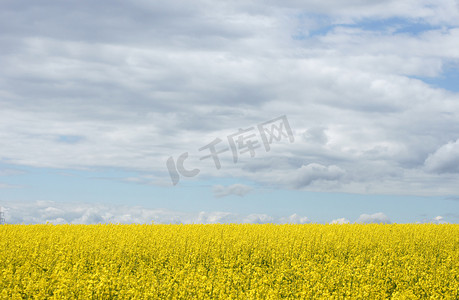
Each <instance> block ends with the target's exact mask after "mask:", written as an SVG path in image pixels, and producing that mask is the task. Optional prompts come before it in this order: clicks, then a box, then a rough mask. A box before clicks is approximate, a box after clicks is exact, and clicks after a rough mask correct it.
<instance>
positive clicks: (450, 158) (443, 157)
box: [425, 139, 459, 173]
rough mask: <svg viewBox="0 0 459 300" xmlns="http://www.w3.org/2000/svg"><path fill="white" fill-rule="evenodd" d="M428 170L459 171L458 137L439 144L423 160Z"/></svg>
mask: <svg viewBox="0 0 459 300" xmlns="http://www.w3.org/2000/svg"><path fill="white" fill-rule="evenodd" d="M425 167H426V168H427V170H428V171H430V172H436V173H459V139H458V140H456V141H455V142H449V143H447V144H445V145H443V146H441V147H440V148H439V149H438V150H437V151H435V152H434V153H433V154H430V155H429V157H428V158H427V159H426V161H425Z"/></svg>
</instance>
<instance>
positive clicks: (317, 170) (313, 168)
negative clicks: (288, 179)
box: [294, 163, 345, 188]
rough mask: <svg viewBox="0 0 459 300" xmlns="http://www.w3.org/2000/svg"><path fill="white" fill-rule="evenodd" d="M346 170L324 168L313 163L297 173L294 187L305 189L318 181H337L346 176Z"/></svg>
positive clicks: (334, 167) (335, 167)
mask: <svg viewBox="0 0 459 300" xmlns="http://www.w3.org/2000/svg"><path fill="white" fill-rule="evenodd" d="M344 173H345V172H344V170H343V169H341V168H340V167H338V166H335V165H331V166H324V165H321V164H317V163H311V164H308V165H305V166H301V168H300V169H298V170H297V172H296V174H297V175H296V178H295V181H294V185H295V187H297V188H301V187H305V186H308V185H310V184H311V183H313V182H314V181H318V180H325V181H335V180H338V179H339V178H341V177H342V176H343V175H344Z"/></svg>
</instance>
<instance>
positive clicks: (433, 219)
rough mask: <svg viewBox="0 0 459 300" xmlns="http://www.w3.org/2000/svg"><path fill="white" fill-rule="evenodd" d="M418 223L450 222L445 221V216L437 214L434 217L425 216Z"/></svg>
mask: <svg viewBox="0 0 459 300" xmlns="http://www.w3.org/2000/svg"><path fill="white" fill-rule="evenodd" d="M416 223H432V224H446V223H448V222H446V221H445V218H444V217H443V216H436V217H434V218H432V219H428V218H425V219H423V220H422V221H420V222H416Z"/></svg>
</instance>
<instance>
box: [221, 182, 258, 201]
mask: <svg viewBox="0 0 459 300" xmlns="http://www.w3.org/2000/svg"><path fill="white" fill-rule="evenodd" d="M252 190H253V188H252V187H250V186H248V185H244V184H239V183H237V184H233V185H229V186H223V185H216V186H214V187H213V191H214V196H215V197H217V198H221V197H226V196H230V195H235V196H239V197H243V196H245V195H247V194H248V193H250V192H251V191H252Z"/></svg>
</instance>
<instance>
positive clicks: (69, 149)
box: [0, 0, 459, 223]
mask: <svg viewBox="0 0 459 300" xmlns="http://www.w3.org/2000/svg"><path fill="white" fill-rule="evenodd" d="M458 45H459V2H458V1H455V0H435V1H433V0H404V1H363V0H346V1H328V0H325V1H294V0H290V1H289V0H287V1H245V0H244V1H199V0H198V1H175V0H173V1H146V0H133V1H129V2H126V1H42V0H40V1H18V0H4V1H1V3H0V138H1V144H0V145H1V146H0V206H2V208H3V211H4V212H5V218H6V220H7V222H9V223H42V222H53V223H105V222H121V223H133V222H135V223H151V222H155V223H180V222H184V223H213V222H253V223H266V222H276V223H289V222H290V223H307V222H313V223H315V222H318V223H327V222H337V223H343V222H351V223H352V222H397V223H405V222H436V223H441V222H450V223H458V222H459V47H458Z"/></svg>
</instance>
